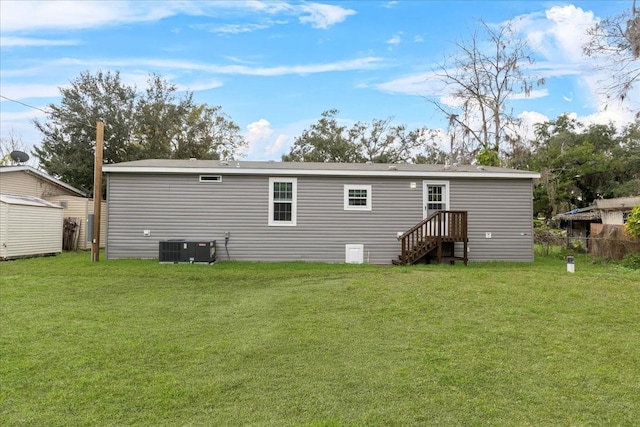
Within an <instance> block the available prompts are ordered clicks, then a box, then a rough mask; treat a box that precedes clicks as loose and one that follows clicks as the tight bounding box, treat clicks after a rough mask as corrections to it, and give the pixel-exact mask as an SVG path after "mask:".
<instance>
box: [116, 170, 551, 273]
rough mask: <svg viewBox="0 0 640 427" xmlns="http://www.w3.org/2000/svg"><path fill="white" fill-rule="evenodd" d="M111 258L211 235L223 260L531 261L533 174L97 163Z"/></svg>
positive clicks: (145, 254)
mask: <svg viewBox="0 0 640 427" xmlns="http://www.w3.org/2000/svg"><path fill="white" fill-rule="evenodd" d="M103 170H104V172H105V173H106V178H107V248H106V257H107V258H108V259H115V258H158V245H159V242H160V241H169V240H176V239H178V240H179V239H183V240H200V239H203V240H211V241H214V240H215V241H217V247H218V251H217V253H218V257H217V258H218V259H219V260H225V259H234V260H246V261H293V260H304V261H322V262H335V263H342V262H347V263H363V262H364V263H372V264H391V263H392V262H393V263H398V264H413V263H417V262H453V261H455V260H461V261H465V262H466V261H467V260H469V261H494V260H497V261H525V262H531V261H533V202H532V199H533V197H532V192H533V191H532V189H533V179H535V178H539V174H538V173H536V172H528V171H518V170H514V169H506V168H493V167H478V166H473V165H461V166H449V165H418V164H353V163H298V162H244V161H242V162H237V161H218V160H139V161H134V162H126V163H119V164H112V165H105V166H104V168H103Z"/></svg>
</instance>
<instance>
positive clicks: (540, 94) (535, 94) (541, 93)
mask: <svg viewBox="0 0 640 427" xmlns="http://www.w3.org/2000/svg"><path fill="white" fill-rule="evenodd" d="M546 96H549V91H548V90H547V89H535V90H532V91H531V92H529V93H524V92H520V93H514V94H512V95H511V96H510V97H509V99H511V100H518V99H537V98H544V97H546Z"/></svg>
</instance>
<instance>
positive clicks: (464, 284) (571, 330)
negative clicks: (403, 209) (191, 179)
mask: <svg viewBox="0 0 640 427" xmlns="http://www.w3.org/2000/svg"><path fill="white" fill-rule="evenodd" d="M90 258H91V256H90V255H89V254H87V253H80V254H78V253H72V254H69V253H65V254H62V255H60V256H56V257H52V258H40V259H29V260H19V261H12V262H4V263H0V280H1V287H0V309H1V312H0V315H1V324H0V424H1V425H4V426H9V425H11V426H13V425H38V426H70V425H74V426H75V425H87V426H98V425H99V426H107V425H153V426H162V425H166V426H178V425H224V426H229V425H256V426H261V425H278V426H288V425H302V426H348V425H349V426H350V425H356V426H369V425H380V426H407V425H464V426H469V425H535V426H541V425H567V426H569V425H571V426H582V425H637V423H638V420H640V397H639V396H640V272H638V271H633V270H628V269H623V268H621V267H616V266H614V265H600V264H594V263H592V262H591V261H590V260H589V259H588V258H583V257H578V258H577V261H576V273H575V274H569V273H567V272H566V264H565V261H564V259H563V258H561V257H559V256H547V257H541V259H539V260H538V261H537V262H536V263H535V264H510V263H487V264H471V265H469V266H467V267H465V266H463V265H455V266H449V265H445V266H414V267H390V266H389V267H387V266H368V265H326V264H315V263H274V264H270V263H235V262H226V263H219V264H215V265H213V266H203V265H159V264H158V263H157V262H155V261H151V260H122V261H101V262H100V263H91V262H90Z"/></svg>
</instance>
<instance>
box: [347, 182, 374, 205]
mask: <svg viewBox="0 0 640 427" xmlns="http://www.w3.org/2000/svg"><path fill="white" fill-rule="evenodd" d="M344 210H346V211H370V210H371V186H370V185H345V186H344Z"/></svg>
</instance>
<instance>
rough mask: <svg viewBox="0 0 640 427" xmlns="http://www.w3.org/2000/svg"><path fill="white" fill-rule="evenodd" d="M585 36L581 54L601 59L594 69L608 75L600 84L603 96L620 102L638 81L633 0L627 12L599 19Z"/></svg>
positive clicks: (638, 20) (637, 20) (639, 23)
mask: <svg viewBox="0 0 640 427" xmlns="http://www.w3.org/2000/svg"><path fill="white" fill-rule="evenodd" d="M587 34H588V36H589V40H588V42H587V43H586V44H585V45H584V46H583V47H582V52H583V53H584V54H585V55H586V56H589V57H593V58H600V59H602V62H601V63H600V64H599V65H598V66H597V67H596V68H597V69H599V70H601V71H604V72H605V74H606V75H607V76H610V79H607V80H606V81H605V82H603V85H604V92H605V94H606V95H607V96H609V97H610V98H614V99H616V98H617V99H620V100H624V99H625V98H626V97H627V94H628V93H629V92H630V91H631V90H632V88H633V87H634V85H635V84H636V83H638V81H639V80H640V10H639V9H636V2H635V0H634V1H633V5H632V7H631V10H629V11H625V12H623V13H621V14H620V15H617V16H614V17H611V18H606V19H603V20H602V21H600V22H598V23H596V24H594V25H593V26H592V27H590V28H589V29H588V30H587Z"/></svg>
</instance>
